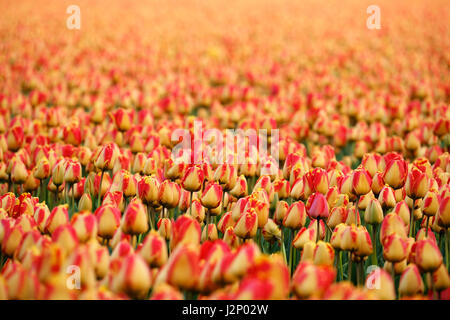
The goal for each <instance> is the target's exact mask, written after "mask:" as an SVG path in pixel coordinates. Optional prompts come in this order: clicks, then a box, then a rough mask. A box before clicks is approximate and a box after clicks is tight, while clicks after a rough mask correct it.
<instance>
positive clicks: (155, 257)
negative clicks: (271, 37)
mask: <svg viewBox="0 0 450 320" xmlns="http://www.w3.org/2000/svg"><path fill="white" fill-rule="evenodd" d="M137 254H138V255H140V256H141V257H142V258H143V259H144V260H145V261H146V262H147V264H148V265H149V266H150V267H155V268H160V267H162V266H163V265H164V264H165V263H166V262H167V259H168V254H167V245H166V241H165V240H164V238H163V237H161V236H160V235H159V234H158V232H157V231H155V230H152V231H150V233H149V234H148V235H147V236H146V237H145V238H144V241H143V242H142V246H141V247H140V248H139V249H138V250H137Z"/></svg>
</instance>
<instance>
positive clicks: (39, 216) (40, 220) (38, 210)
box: [34, 202, 50, 233]
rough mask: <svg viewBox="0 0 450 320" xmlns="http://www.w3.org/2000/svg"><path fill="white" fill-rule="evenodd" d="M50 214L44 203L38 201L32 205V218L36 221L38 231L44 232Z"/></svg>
mask: <svg viewBox="0 0 450 320" xmlns="http://www.w3.org/2000/svg"><path fill="white" fill-rule="evenodd" d="M49 216H50V210H49V209H48V207H47V205H46V204H45V203H43V202H42V203H38V204H36V205H35V207H34V220H35V221H36V224H37V227H38V229H39V231H41V232H42V233H44V232H45V225H46V223H47V219H48V217H49Z"/></svg>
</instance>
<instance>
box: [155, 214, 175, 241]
mask: <svg viewBox="0 0 450 320" xmlns="http://www.w3.org/2000/svg"><path fill="white" fill-rule="evenodd" d="M156 226H157V227H158V233H159V234H160V236H161V237H163V238H164V239H166V240H169V239H170V236H171V234H172V222H171V221H170V220H169V219H168V218H162V219H160V220H159V221H158V223H157V225H156Z"/></svg>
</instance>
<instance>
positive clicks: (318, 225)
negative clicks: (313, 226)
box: [316, 218, 320, 243]
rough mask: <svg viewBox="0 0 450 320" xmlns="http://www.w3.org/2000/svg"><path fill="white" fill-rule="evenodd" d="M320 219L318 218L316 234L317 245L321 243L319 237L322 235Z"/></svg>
mask: <svg viewBox="0 0 450 320" xmlns="http://www.w3.org/2000/svg"><path fill="white" fill-rule="evenodd" d="M319 220H320V219H319V218H317V232H316V243H317V242H319V235H320V222H319Z"/></svg>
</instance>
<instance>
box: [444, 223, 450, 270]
mask: <svg viewBox="0 0 450 320" xmlns="http://www.w3.org/2000/svg"><path fill="white" fill-rule="evenodd" d="M448 241H449V239H448V228H446V229H445V259H446V261H447V270H449V269H450V264H449V258H448V256H449V253H450V252H449V250H448Z"/></svg>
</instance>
